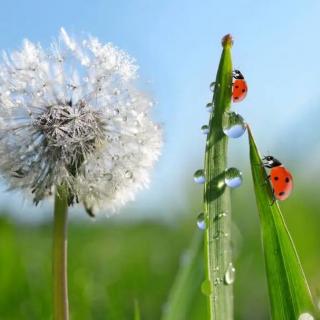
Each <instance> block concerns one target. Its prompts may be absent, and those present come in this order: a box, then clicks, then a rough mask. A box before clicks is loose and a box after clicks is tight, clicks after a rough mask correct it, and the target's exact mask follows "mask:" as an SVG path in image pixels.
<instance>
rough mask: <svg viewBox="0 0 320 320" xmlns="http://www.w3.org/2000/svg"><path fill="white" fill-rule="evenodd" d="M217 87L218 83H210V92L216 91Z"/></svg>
mask: <svg viewBox="0 0 320 320" xmlns="http://www.w3.org/2000/svg"><path fill="white" fill-rule="evenodd" d="M215 85H216V83H215V82H211V83H210V86H209V88H210V91H212V92H213V91H214V87H215Z"/></svg>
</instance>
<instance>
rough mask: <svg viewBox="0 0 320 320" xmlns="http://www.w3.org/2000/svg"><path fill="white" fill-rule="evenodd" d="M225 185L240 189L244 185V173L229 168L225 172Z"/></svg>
mask: <svg viewBox="0 0 320 320" xmlns="http://www.w3.org/2000/svg"><path fill="white" fill-rule="evenodd" d="M224 182H225V184H226V185H227V186H228V187H229V188H238V187H240V186H241V184H242V173H241V171H239V170H238V169H237V168H229V169H227V170H226V171H225V178H224Z"/></svg>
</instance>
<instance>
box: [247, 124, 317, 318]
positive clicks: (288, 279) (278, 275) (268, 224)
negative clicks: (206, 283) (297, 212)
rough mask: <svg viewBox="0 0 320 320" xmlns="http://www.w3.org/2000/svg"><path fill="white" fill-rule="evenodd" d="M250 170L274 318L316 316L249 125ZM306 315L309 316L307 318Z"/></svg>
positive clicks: (300, 267)
mask: <svg viewBox="0 0 320 320" xmlns="http://www.w3.org/2000/svg"><path fill="white" fill-rule="evenodd" d="M248 134H249V145H250V161H251V171H252V177H253V183H254V189H255V194H256V200H257V206H258V210H259V214H260V222H261V233H262V245H263V250H264V256H265V266H266V274H267V281H268V288H269V297H270V302H271V314H272V319H273V320H295V319H296V320H307V319H308V320H311V319H319V315H318V314H317V311H316V309H315V307H314V304H313V301H312V297H311V293H310V289H309V287H308V283H307V280H306V278H305V275H304V272H303V270H302V266H301V263H300V261H299V257H298V255H297V252H296V249H295V247H294V244H293V241H292V238H291V236H290V234H289V231H288V228H287V226H286V224H285V221H284V219H283V216H282V214H281V210H280V208H279V205H278V203H277V201H276V202H274V203H273V204H272V202H273V194H272V189H271V186H270V183H269V182H268V181H267V180H268V175H267V173H266V170H265V169H264V167H263V165H262V160H261V156H260V155H259V152H258V149H257V146H256V144H255V141H254V139H253V136H252V133H251V131H250V128H248ZM308 315H309V317H308Z"/></svg>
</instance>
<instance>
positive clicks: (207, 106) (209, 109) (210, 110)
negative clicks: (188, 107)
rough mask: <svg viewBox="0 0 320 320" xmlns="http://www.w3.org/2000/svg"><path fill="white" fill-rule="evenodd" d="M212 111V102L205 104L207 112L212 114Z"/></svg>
mask: <svg viewBox="0 0 320 320" xmlns="http://www.w3.org/2000/svg"><path fill="white" fill-rule="evenodd" d="M213 109H214V104H213V103H212V102H209V103H207V104H206V110H207V111H208V112H213Z"/></svg>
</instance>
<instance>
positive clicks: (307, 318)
mask: <svg viewBox="0 0 320 320" xmlns="http://www.w3.org/2000/svg"><path fill="white" fill-rule="evenodd" d="M298 320H314V317H313V316H312V315H311V314H310V313H308V312H304V313H301V314H300V316H299V318H298Z"/></svg>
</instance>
